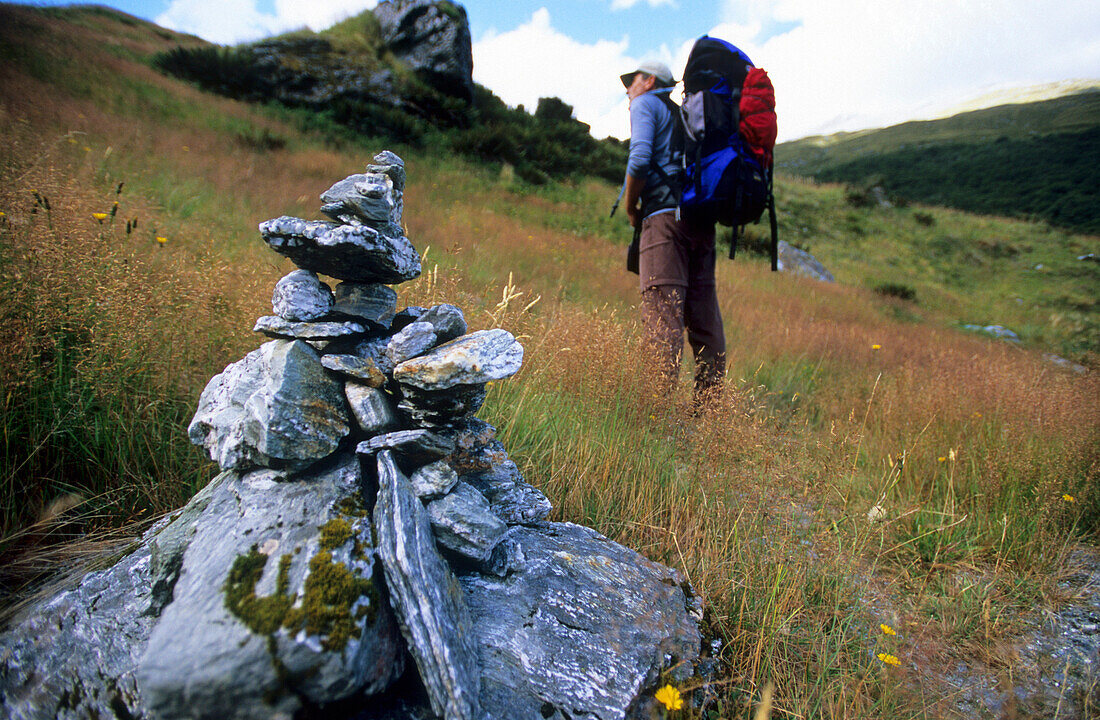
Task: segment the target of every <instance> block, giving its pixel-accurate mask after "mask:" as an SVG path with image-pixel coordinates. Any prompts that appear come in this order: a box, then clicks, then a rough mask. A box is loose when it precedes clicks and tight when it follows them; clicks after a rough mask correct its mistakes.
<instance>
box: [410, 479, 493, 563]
mask: <svg viewBox="0 0 1100 720" xmlns="http://www.w3.org/2000/svg"><path fill="white" fill-rule="evenodd" d="M428 516H429V517H430V518H431V521H432V530H433V531H435V539H436V542H437V543H438V544H439V545H440V547H443V548H445V549H447V550H449V551H450V552H452V553H454V554H456V555H459V556H460V557H462V558H465V559H467V560H472V561H474V562H477V563H484V562H486V561H487V560H488V559H489V556H490V555H491V554H492V552H493V548H495V547H496V545H497V543H498V542H499V541H500V539H501V537H503V535H504V533H505V532H507V530H508V526H507V525H505V524H504V521H503V520H501V519H500V518H498V517H497V516H496V515H494V514H493V511H492V510H490V509H489V501H488V500H486V499H485V496H484V495H482V494H481V493H479V492H478V491H477V490H475V489H474V488H472V487H471V486H470V485H467V484H466V483H464V482H459V483H458V484H457V485H455V487H454V488H453V489H452V490H451V491H450V492H449V493H447V494H446V495H444V496H443V497H441V498H439V499H438V500H432V501H431V502H429V503H428Z"/></svg>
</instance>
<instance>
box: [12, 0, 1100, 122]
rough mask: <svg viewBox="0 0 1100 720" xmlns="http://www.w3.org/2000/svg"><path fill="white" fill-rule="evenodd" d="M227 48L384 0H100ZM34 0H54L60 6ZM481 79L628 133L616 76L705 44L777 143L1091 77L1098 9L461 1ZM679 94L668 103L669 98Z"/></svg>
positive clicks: (1071, 4) (1099, 56) (504, 94)
mask: <svg viewBox="0 0 1100 720" xmlns="http://www.w3.org/2000/svg"><path fill="white" fill-rule="evenodd" d="M97 2H100V3H102V4H106V5H110V6H112V7H116V8H118V9H120V10H123V11H125V12H128V13H130V14H133V15H137V16H139V17H142V18H145V19H148V20H151V21H153V22H156V23H157V24H159V25H162V26H165V27H168V28H171V29H173V30H179V31H184V32H189V33H193V34H195V35H198V36H199V37H202V38H204V39H206V40H210V41H212V42H216V43H220V44H236V43H240V42H246V41H251V40H257V39H260V38H263V37H267V36H270V35H273V34H277V33H281V32H285V31H287V30H292V29H297V28H301V27H303V26H305V27H310V28H312V29H314V30H321V29H324V28H326V27H328V26H330V25H332V24H333V23H335V22H338V21H340V20H341V19H343V18H346V17H349V16H351V15H355V14H358V13H359V12H362V11H363V10H365V9H369V8H373V7H374V6H375V5H377V0H97ZM31 4H38V5H43V4H49V5H54V4H62V3H58V2H55V1H53V0H51V1H49V2H34V3H31ZM460 4H462V5H463V6H464V7H465V8H466V11H467V14H468V16H469V19H470V29H471V34H472V36H473V55H474V80H476V81H477V82H478V83H480V84H481V85H484V86H485V87H487V88H489V89H490V90H492V91H493V92H494V93H495V94H496V95H497V96H499V97H500V98H501V99H503V100H504V101H505V102H506V103H508V104H509V105H511V106H513V107H514V106H517V105H521V104H522V105H523V106H524V107H526V108H527V109H528V110H533V109H534V107H535V106H536V105H537V103H538V99H539V98H540V97H552V96H553V97H558V98H561V99H562V100H563V101H565V102H566V103H568V104H570V105H572V106H573V108H574V117H576V118H577V119H578V120H581V121H582V122H585V123H588V124H589V125H591V126H592V134H593V135H594V136H596V137H597V138H602V137H607V136H615V137H619V138H624V139H625V138H626V137H628V136H629V134H630V125H629V116H628V111H627V99H626V95H625V90H624V88H623V87H622V84H621V83H620V82H619V78H618V76H619V75H620V74H622V73H625V72H628V71H630V70H632V69H634V68H635V67H637V65H638V64H639V63H640V62H642V61H644V60H651V59H655V60H661V61H663V62H665V63H666V64H667V65H668V66H669V67H670V68H671V69H672V72H673V74H674V75H675V76H676V77H679V76H680V73H681V71H682V70H683V67H684V64H685V62H686V60H687V56H688V53H689V52H690V50H691V45H692V43H693V42H694V41H695V39H696V38H698V37H700V36H702V35H711V36H714V37H719V38H722V39H724V40H727V41H729V42H731V43H733V44H735V45H737V46H738V47H740V48H741V49H742V50H744V51H745V52H746V53H747V54H748V55H749V57H750V58H751V59H752V60H753V62H754V63H755V64H756V65H758V66H760V67H763V68H765V69H766V70H767V71H768V74H769V75H770V77H771V78H772V82H773V84H774V85H775V89H776V105H777V107H776V112H777V114H778V117H779V139H780V141H783V140H791V139H795V138H799V137H804V136H807V135H815V134H830V133H833V132H838V131H842V130H859V129H864V128H869V127H884V126H886V125H891V124H895V123H898V122H904V121H906V120H912V119H924V118H930V117H936V116H941V115H942V114H944V113H945V112H946V111H948V110H949V109H950V108H952V107H958V106H959V105H961V104H963V103H965V102H967V101H970V100H972V99H973V98H975V97H977V96H979V95H984V94H987V93H990V92H995V91H1001V90H1006V89H1011V88H1018V87H1022V86H1028V85H1035V84H1043V83H1051V82H1059V81H1065V80H1091V79H1100V2H1097V0H1057V1H1054V0H736V1H735V0H467V1H466V2H460ZM674 97H677V95H675V94H674Z"/></svg>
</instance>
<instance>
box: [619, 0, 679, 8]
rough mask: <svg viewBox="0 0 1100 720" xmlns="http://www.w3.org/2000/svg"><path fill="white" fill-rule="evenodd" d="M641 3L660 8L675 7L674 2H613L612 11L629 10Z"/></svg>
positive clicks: (653, 0)
mask: <svg viewBox="0 0 1100 720" xmlns="http://www.w3.org/2000/svg"><path fill="white" fill-rule="evenodd" d="M640 2H644V3H645V4H647V5H649V6H650V7H659V6H661V5H668V6H670V7H675V5H676V3H675V1H674V0H611V9H612V10H629V9H630V8H632V7H634V6H635V5H637V4H638V3H640Z"/></svg>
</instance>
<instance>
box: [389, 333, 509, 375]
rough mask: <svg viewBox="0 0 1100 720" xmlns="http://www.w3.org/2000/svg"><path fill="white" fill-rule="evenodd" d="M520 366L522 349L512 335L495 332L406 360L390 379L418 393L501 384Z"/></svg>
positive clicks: (440, 346)
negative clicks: (492, 383)
mask: <svg viewBox="0 0 1100 720" xmlns="http://www.w3.org/2000/svg"><path fill="white" fill-rule="evenodd" d="M522 363H523V346H522V345H520V344H519V342H517V341H516V339H515V337H513V336H512V333H510V332H508V331H507V330H501V329H499V328H497V329H494V330H479V331H477V332H473V333H470V334H468V335H463V336H462V337H460V338H457V339H455V340H452V341H450V342H448V343H444V344H442V345H439V346H438V347H436V348H434V349H433V350H432V351H431V352H430V353H428V354H426V355H421V356H419V357H415V358H412V359H410V360H406V361H405V362H403V363H401V364H399V365H397V366H396V367H395V368H394V369H393V377H394V379H395V380H397V381H398V382H399V383H401V384H402V385H410V386H412V387H414V388H419V389H421V390H443V389H446V388H451V387H454V386H455V385H475V384H481V383H486V382H489V381H491V380H501V379H503V378H506V377H509V376H510V375H514V374H515V373H516V372H517V371H518V370H519V368H520V365H521V364H522Z"/></svg>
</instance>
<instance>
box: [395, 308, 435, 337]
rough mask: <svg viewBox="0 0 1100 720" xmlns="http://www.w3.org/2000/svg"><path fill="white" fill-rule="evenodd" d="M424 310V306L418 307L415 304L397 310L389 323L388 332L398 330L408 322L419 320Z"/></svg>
mask: <svg viewBox="0 0 1100 720" xmlns="http://www.w3.org/2000/svg"><path fill="white" fill-rule="evenodd" d="M425 312H427V310H426V309H425V308H422V307H419V306H417V305H410V306H409V307H407V308H405V309H404V310H401V311H399V312H398V313H397V314H396V315H394V316H393V322H392V323H390V332H391V333H395V332H399V331H400V330H401V329H402V328H403V327H405V326H406V325H408V324H409V323H414V322H416V321H417V320H419V319H420V316H421V315H423V314H424V313H425Z"/></svg>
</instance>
